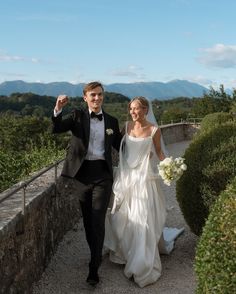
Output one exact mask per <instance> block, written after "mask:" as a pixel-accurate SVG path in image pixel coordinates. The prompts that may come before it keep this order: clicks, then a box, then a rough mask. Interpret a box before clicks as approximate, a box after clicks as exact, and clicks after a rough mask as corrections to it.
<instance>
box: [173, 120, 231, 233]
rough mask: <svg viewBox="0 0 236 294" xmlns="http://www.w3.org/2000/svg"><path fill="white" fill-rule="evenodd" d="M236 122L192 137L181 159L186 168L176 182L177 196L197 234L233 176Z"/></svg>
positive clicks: (187, 219)
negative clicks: (183, 159) (183, 160)
mask: <svg viewBox="0 0 236 294" xmlns="http://www.w3.org/2000/svg"><path fill="white" fill-rule="evenodd" d="M235 146H236V122H235V121H232V122H231V123H229V122H228V123H227V124H225V125H224V124H223V125H218V126H216V127H215V128H211V129H209V131H207V132H200V134H198V135H197V136H195V137H194V139H193V141H192V142H191V144H190V146H189V148H188V149H187V150H186V151H185V154H184V156H183V157H184V158H185V163H186V165H187V166H188V169H187V170H186V171H185V172H184V174H183V175H182V177H181V178H180V179H179V180H178V181H177V184H176V196H177V200H178V202H179V205H180V208H181V210H182V213H183V215H184V218H185V220H186V222H187V223H188V225H189V226H190V228H191V230H192V231H193V232H194V233H195V234H196V235H200V234H201V232H202V228H203V226H204V224H205V220H206V219H207V217H208V214H209V209H210V207H211V206H212V204H213V203H214V202H215V200H216V199H217V197H218V196H219V194H220V193H221V192H222V191H223V190H225V188H226V185H227V184H228V183H229V182H230V181H231V180H232V178H234V177H235V176H236V156H235Z"/></svg>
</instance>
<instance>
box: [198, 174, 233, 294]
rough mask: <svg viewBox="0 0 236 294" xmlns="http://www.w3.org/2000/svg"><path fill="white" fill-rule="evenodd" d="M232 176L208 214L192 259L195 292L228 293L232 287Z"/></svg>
mask: <svg viewBox="0 0 236 294" xmlns="http://www.w3.org/2000/svg"><path fill="white" fill-rule="evenodd" d="M235 212H236V178H235V179H234V180H233V181H232V183H231V185H229V186H228V187H227V188H226V190H225V191H223V192H222V193H221V194H220V196H219V198H218V199H217V201H216V202H215V204H214V205H213V207H212V210H211V212H210V214H209V218H208V219H207V221H206V225H205V227H204V228H203V233H202V235H201V238H200V240H199V243H198V245H197V250H196V258H195V261H194V269H195V272H196V274H197V290H196V293H197V294H204V293H209V294H221V293H224V294H231V293H235V289H236V243H235V242H236V231H235V228H236V213H235Z"/></svg>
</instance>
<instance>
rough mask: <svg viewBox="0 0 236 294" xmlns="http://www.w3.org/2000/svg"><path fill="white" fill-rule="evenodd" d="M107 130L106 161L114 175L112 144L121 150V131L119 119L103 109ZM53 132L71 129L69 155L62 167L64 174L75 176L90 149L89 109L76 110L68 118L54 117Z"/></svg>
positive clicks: (105, 128) (60, 115)
mask: <svg viewBox="0 0 236 294" xmlns="http://www.w3.org/2000/svg"><path fill="white" fill-rule="evenodd" d="M103 117H104V126H105V127H104V130H105V140H104V142H105V146H104V150H105V154H104V156H105V161H106V163H107V165H108V169H109V172H110V174H111V176H112V157H111V150H112V146H113V147H114V148H115V149H116V150H117V151H119V147H120V142H121V138H122V136H121V133H120V130H119V125H118V120H117V119H116V118H114V117H113V116H111V115H109V114H107V113H106V112H104V111H103ZM52 121H53V133H62V132H66V131H71V133H72V136H71V140H70V143H69V145H68V148H67V155H66V159H65V162H64V166H63V169H62V173H61V175H62V176H66V177H70V178H74V177H75V175H76V174H77V172H78V170H79V169H80V167H81V165H82V163H83V161H84V159H85V156H86V154H87V151H88V145H89V133H90V115H89V111H88V109H86V110H78V109H77V110H74V111H73V112H72V113H71V115H70V116H69V117H68V118H65V119H63V118H62V114H59V115H58V116H57V117H54V116H53V117H52Z"/></svg>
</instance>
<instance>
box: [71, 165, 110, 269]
mask: <svg viewBox="0 0 236 294" xmlns="http://www.w3.org/2000/svg"><path fill="white" fill-rule="evenodd" d="M76 179H77V181H78V193H79V199H80V205H81V210H82V216H83V223H84V228H85V234H86V240H87V242H88V245H89V248H90V253H91V259H90V264H89V265H90V268H95V269H98V267H99V266H100V264H101V260H102V249H103V243H104V236H105V217H106V211H107V207H108V205H109V202H110V197H111V192H112V177H111V175H109V172H108V168H107V165H106V163H105V161H103V160H99V161H85V163H84V164H83V166H82V168H81V169H80V171H79V173H78V174H77V175H76Z"/></svg>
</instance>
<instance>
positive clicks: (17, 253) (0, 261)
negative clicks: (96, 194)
mask: <svg viewBox="0 0 236 294" xmlns="http://www.w3.org/2000/svg"><path fill="white" fill-rule="evenodd" d="M52 178H53V176H52ZM46 180H49V175H47V176H46ZM39 181H40V180H39ZM74 186H75V183H74V182H73V181H72V180H69V179H64V178H61V177H60V178H59V180H58V182H57V189H56V191H57V192H56V193H55V184H53V183H52V181H50V180H49V182H48V183H46V182H45V181H41V185H40V184H39V186H37V183H36V184H35V183H34V184H33V185H32V186H31V187H29V191H28V194H30V195H29V198H28V199H27V205H26V210H25V215H23V214H22V213H21V212H20V211H19V212H17V213H16V214H15V215H14V216H13V215H11V214H12V211H13V212H14V210H17V208H16V207H14V205H12V203H10V201H9V200H7V201H4V202H3V203H2V204H0V205H1V208H0V216H2V214H4V210H5V217H6V209H7V208H8V209H10V207H11V208H12V209H11V210H10V211H9V212H8V213H7V218H8V220H7V221H6V219H5V224H4V226H1V230H0V293H4V294H7V293H17V294H19V293H31V285H32V283H33V282H34V281H37V280H38V279H39V278H40V277H41V274H42V273H43V271H44V269H45V267H46V266H47V264H48V262H49V260H50V257H51V256H52V255H53V253H54V252H55V250H56V248H57V245H58V244H59V242H60V241H61V240H62V238H63V236H64V234H65V233H66V232H67V231H68V230H70V229H72V228H73V226H74V225H75V223H77V222H78V220H79V218H80V209H79V201H78V197H77V196H76V193H75V189H74ZM33 189H36V190H37V193H35V192H34V191H33ZM17 194H18V193H17ZM19 198H21V195H19V194H18V195H14V197H13V198H11V201H12V202H13V203H16V205H17V203H18V208H19V201H20V199H19ZM2 205H3V206H2ZM19 210H21V209H20V208H19ZM13 214H14V213H13ZM1 220H2V218H1ZM2 222H3V220H2ZM2 222H1V223H2Z"/></svg>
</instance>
